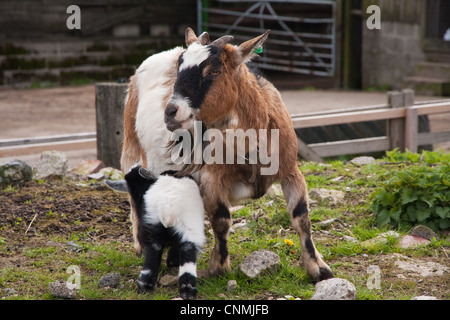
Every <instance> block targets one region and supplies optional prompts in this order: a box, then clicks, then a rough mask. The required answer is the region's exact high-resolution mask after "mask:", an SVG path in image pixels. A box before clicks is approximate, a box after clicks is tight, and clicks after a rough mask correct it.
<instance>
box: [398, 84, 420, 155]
mask: <svg viewBox="0 0 450 320" xmlns="http://www.w3.org/2000/svg"><path fill="white" fill-rule="evenodd" d="M402 93H403V103H404V106H405V107H406V119H405V149H408V150H409V151H411V152H417V147H418V145H417V137H418V135H419V115H418V111H417V109H412V108H411V107H412V106H413V105H414V90H411V89H404V90H402Z"/></svg>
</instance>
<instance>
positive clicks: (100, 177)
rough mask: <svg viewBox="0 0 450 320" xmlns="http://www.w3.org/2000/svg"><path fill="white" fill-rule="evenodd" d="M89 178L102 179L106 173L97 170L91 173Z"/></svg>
mask: <svg viewBox="0 0 450 320" xmlns="http://www.w3.org/2000/svg"><path fill="white" fill-rule="evenodd" d="M88 178H89V179H94V180H102V179H104V178H105V175H104V174H103V173H101V172H96V173H92V174H90V175H88Z"/></svg>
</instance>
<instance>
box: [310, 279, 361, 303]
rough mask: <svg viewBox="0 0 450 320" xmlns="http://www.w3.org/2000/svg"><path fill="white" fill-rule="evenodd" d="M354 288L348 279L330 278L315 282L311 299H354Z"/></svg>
mask: <svg viewBox="0 0 450 320" xmlns="http://www.w3.org/2000/svg"><path fill="white" fill-rule="evenodd" d="M356 298H357V296H356V288H355V286H354V285H353V283H351V282H350V281H348V280H345V279H340V278H332V279H328V280H323V281H320V282H318V283H316V291H315V292H314V295H313V296H312V298H311V300H356Z"/></svg>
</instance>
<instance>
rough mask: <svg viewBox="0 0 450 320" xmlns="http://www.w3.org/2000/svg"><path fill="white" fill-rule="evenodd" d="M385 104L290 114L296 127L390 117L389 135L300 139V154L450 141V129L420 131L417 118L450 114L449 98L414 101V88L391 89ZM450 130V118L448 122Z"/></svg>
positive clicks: (308, 156)
mask: <svg viewBox="0 0 450 320" xmlns="http://www.w3.org/2000/svg"><path fill="white" fill-rule="evenodd" d="M387 95H388V103H387V104H385V105H377V106H367V107H359V108H352V109H344V110H333V111H326V112H318V113H314V114H312V113H307V114H294V115H291V117H292V122H293V124H294V128H296V129H301V128H312V127H319V126H330V125H338V124H346V123H355V122H366V121H376V120H387V121H388V126H387V128H388V129H387V135H386V136H381V137H374V138H364V139H352V140H343V141H334V142H323V143H314V144H305V143H304V142H303V141H302V140H301V139H300V138H298V144H299V155H300V156H301V157H302V158H304V159H307V160H313V161H323V157H331V156H339V155H346V154H363V153H370V152H377V151H386V150H393V149H395V148H399V149H400V150H402V151H403V150H405V149H408V150H409V151H411V152H417V148H418V146H421V145H428V144H434V143H439V142H444V141H450V130H449V131H442V132H426V133H419V121H418V117H419V116H421V115H434V114H444V113H450V100H439V101H428V102H420V103H414V91H413V90H410V89H405V90H402V91H391V92H388V94H387ZM448 127H449V129H450V121H449V125H448Z"/></svg>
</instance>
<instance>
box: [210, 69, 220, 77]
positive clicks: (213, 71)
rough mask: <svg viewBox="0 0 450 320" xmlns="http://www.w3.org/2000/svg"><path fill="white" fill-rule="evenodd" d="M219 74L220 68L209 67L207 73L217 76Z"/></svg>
mask: <svg viewBox="0 0 450 320" xmlns="http://www.w3.org/2000/svg"><path fill="white" fill-rule="evenodd" d="M219 74H220V70H219V69H211V70H209V72H208V75H210V76H218V75H219Z"/></svg>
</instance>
